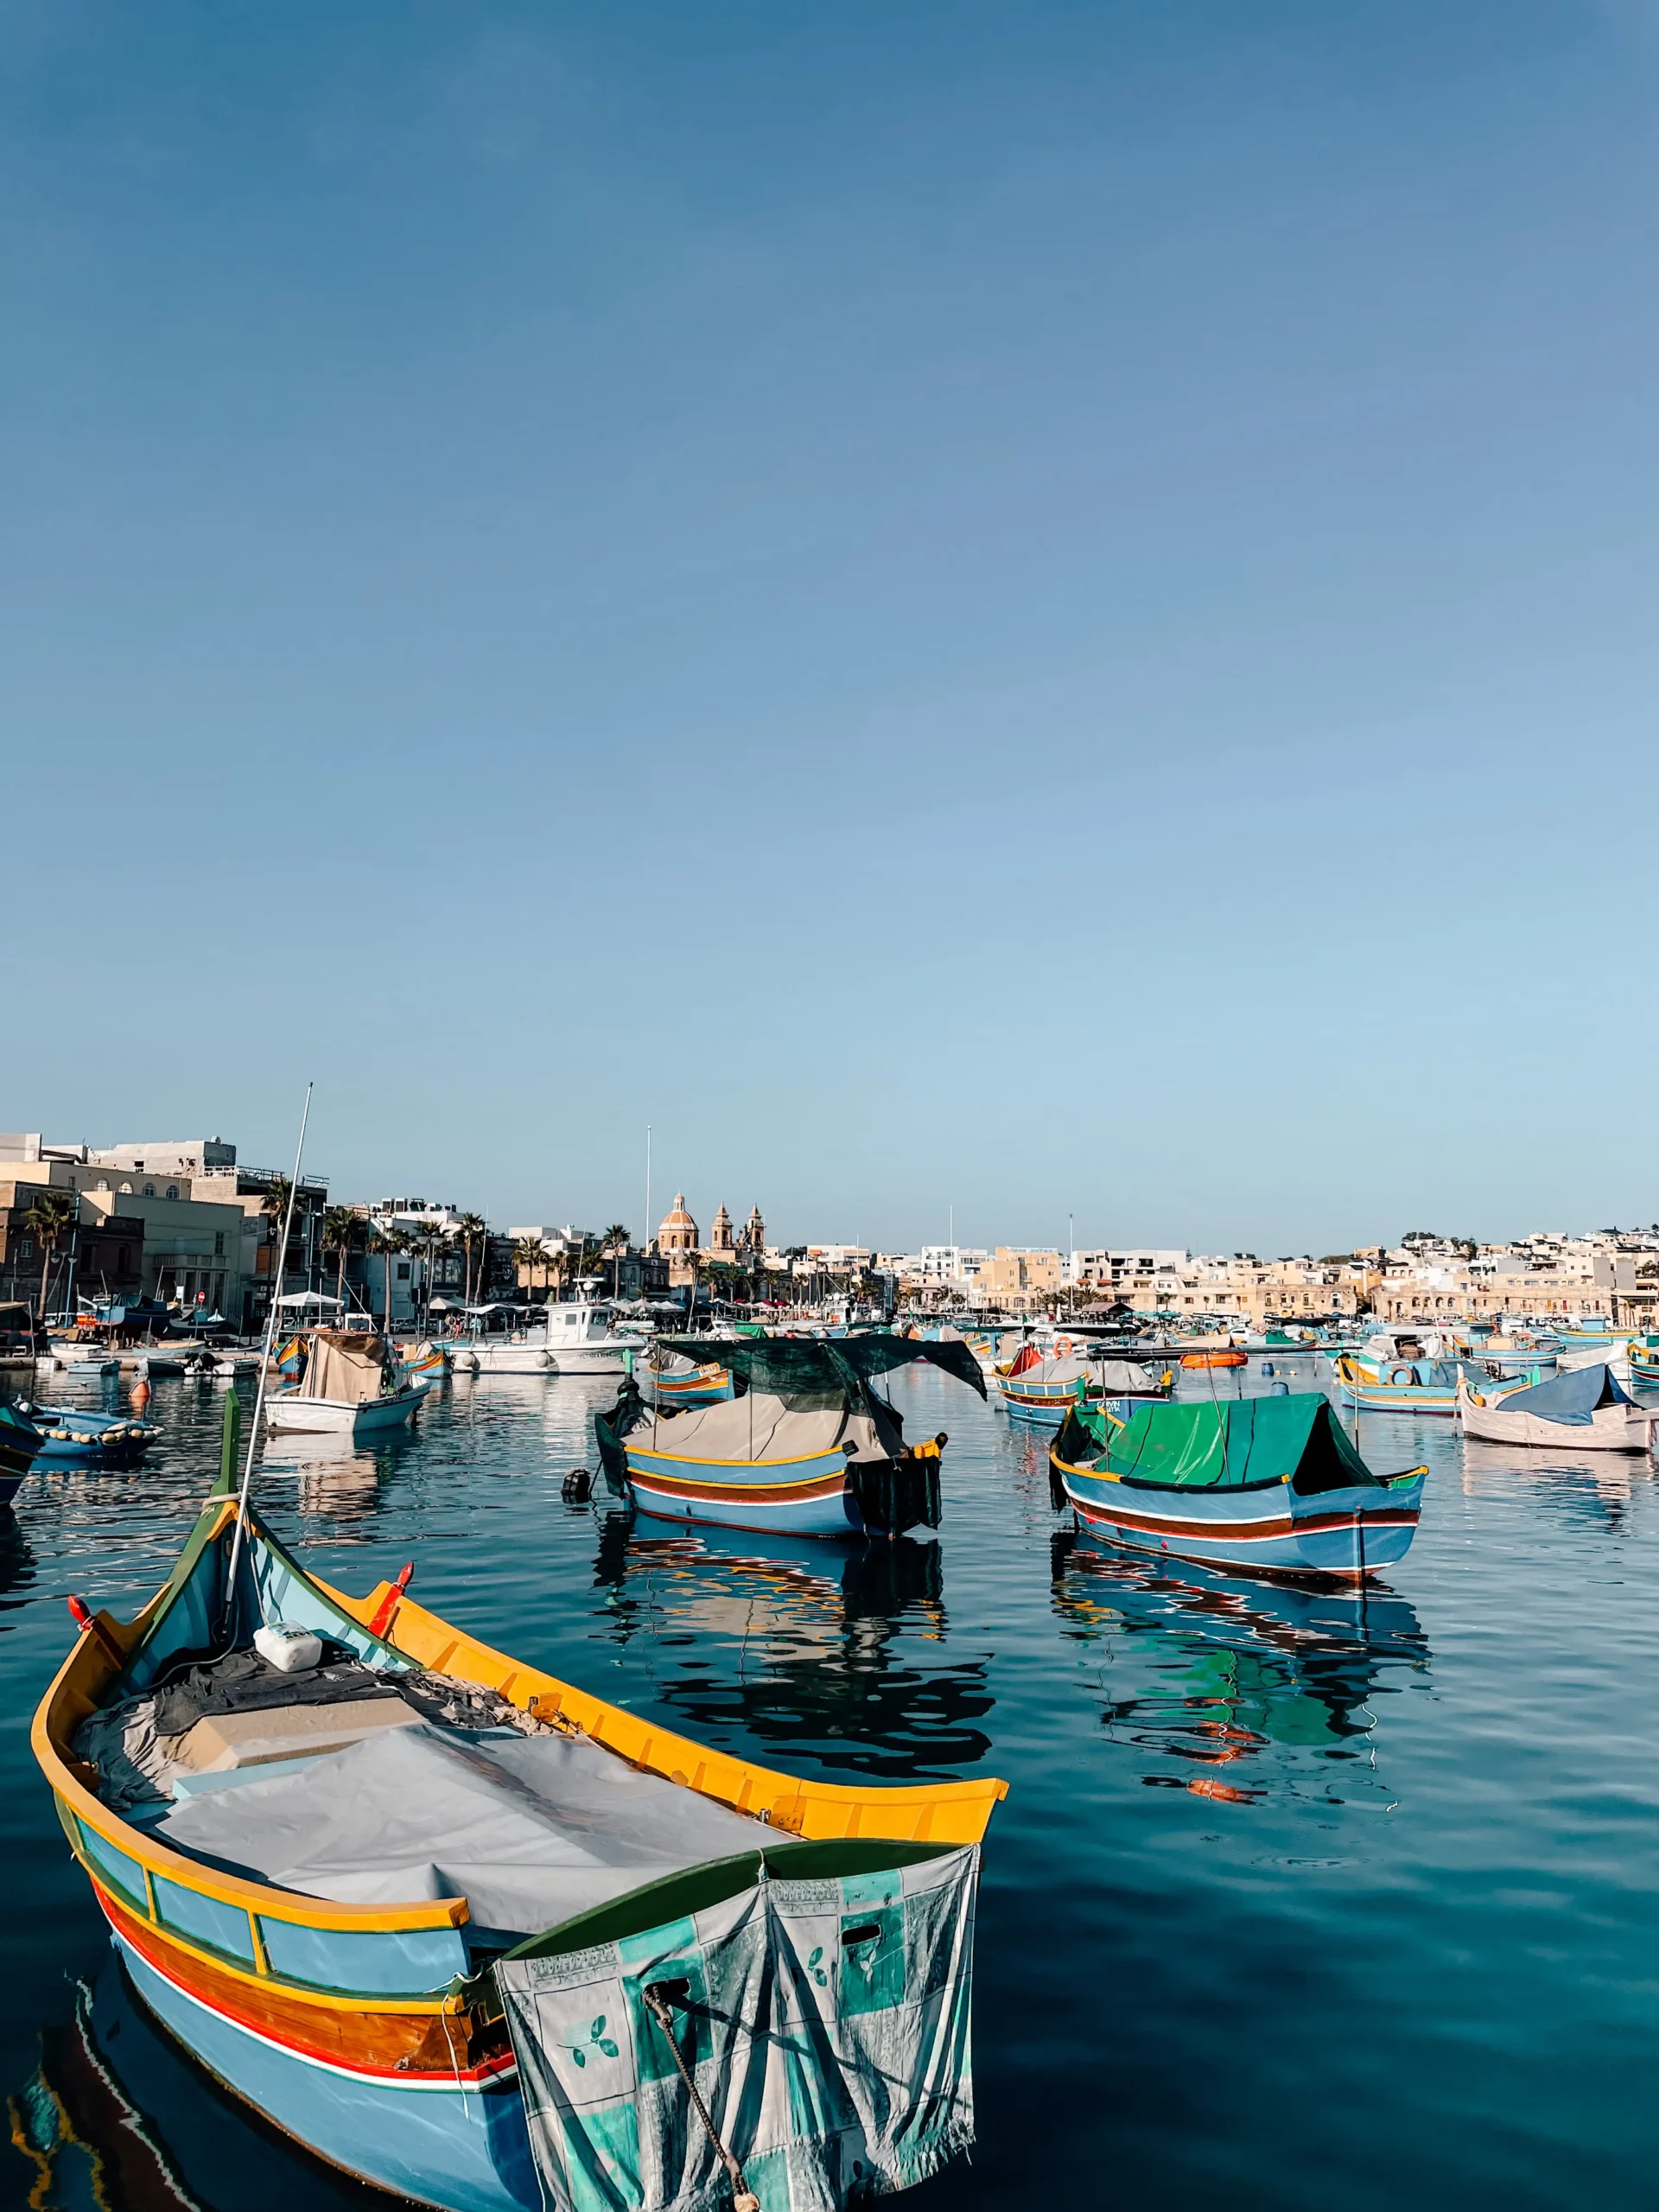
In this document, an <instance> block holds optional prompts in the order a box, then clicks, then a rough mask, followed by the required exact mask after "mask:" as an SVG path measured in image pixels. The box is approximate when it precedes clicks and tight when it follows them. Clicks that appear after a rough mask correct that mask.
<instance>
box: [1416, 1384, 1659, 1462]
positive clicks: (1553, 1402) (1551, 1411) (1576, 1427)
mask: <svg viewBox="0 0 1659 2212" xmlns="http://www.w3.org/2000/svg"><path fill="white" fill-rule="evenodd" d="M1458 1418H1459V1421H1462V1423H1463V1433H1464V1434H1465V1436H1476V1437H1479V1438H1481V1439H1483V1440H1484V1441H1485V1442H1487V1443H1491V1444H1520V1445H1527V1446H1534V1447H1545V1448H1549V1449H1553V1450H1555V1451H1558V1452H1651V1451H1652V1449H1653V1448H1654V1436H1655V1431H1656V1428H1659V1414H1654V1413H1652V1412H1650V1411H1649V1409H1648V1408H1646V1407H1645V1406H1638V1405H1637V1402H1636V1401H1635V1400H1634V1399H1633V1398H1632V1397H1631V1395H1630V1392H1629V1391H1628V1390H1626V1389H1624V1388H1623V1387H1622V1386H1621V1384H1620V1383H1619V1381H1618V1377H1617V1376H1615V1375H1614V1374H1613V1372H1612V1370H1611V1368H1609V1367H1607V1366H1606V1365H1605V1364H1604V1365H1600V1366H1596V1367H1580V1368H1569V1369H1568V1370H1567V1372H1566V1373H1565V1374H1564V1375H1556V1376H1551V1377H1550V1379H1549V1380H1548V1382H1546V1383H1533V1384H1522V1387H1521V1388H1520V1389H1507V1390H1497V1389H1493V1390H1477V1389H1474V1387H1473V1386H1472V1385H1471V1383H1470V1381H1469V1378H1468V1376H1461V1377H1460V1378H1459V1384H1458Z"/></svg>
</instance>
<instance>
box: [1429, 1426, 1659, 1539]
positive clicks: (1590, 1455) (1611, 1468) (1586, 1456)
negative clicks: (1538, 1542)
mask: <svg viewBox="0 0 1659 2212" xmlns="http://www.w3.org/2000/svg"><path fill="white" fill-rule="evenodd" d="M1653 1487H1654V1474H1653V1462H1652V1460H1651V1459H1649V1458H1648V1457H1647V1456H1646V1455H1645V1453H1643V1454H1638V1453H1637V1452H1573V1451H1572V1450H1571V1449H1568V1450H1566V1451H1558V1450H1554V1449H1552V1450H1550V1451H1549V1452H1518V1451H1516V1448H1515V1446H1513V1445H1512V1444H1488V1443H1484V1442H1483V1441H1481V1440H1479V1439H1478V1438H1477V1437H1472V1436H1468V1437H1465V1439H1464V1442H1463V1494H1464V1496H1465V1497H1478V1498H1483V1499H1485V1498H1490V1499H1491V1500H1493V1501H1494V1502H1495V1503H1496V1502H1498V1501H1503V1500H1507V1501H1509V1502H1510V1503H1514V1504H1516V1505H1517V1506H1519V1505H1522V1504H1527V1505H1531V1504H1533V1503H1535V1502H1536V1501H1537V1500H1538V1499H1539V1498H1541V1497H1542V1498H1545V1499H1547V1500H1548V1502H1549V1503H1550V1504H1551V1505H1552V1506H1554V1507H1556V1508H1558V1509H1559V1510H1560V1512H1561V1514H1562V1515H1563V1516H1564V1517H1565V1518H1566V1519H1567V1520H1568V1521H1570V1522H1574V1523H1576V1525H1577V1526H1579V1527H1580V1528H1584V1529H1609V1530H1611V1531H1612V1532H1614V1533H1617V1532H1618V1530H1620V1529H1623V1528H1624V1526H1625V1525H1626V1522H1628V1520H1629V1517H1630V1507H1631V1504H1632V1503H1633V1502H1634V1501H1635V1500H1636V1499H1637V1498H1638V1497H1650V1496H1651V1495H1652V1493H1653Z"/></svg>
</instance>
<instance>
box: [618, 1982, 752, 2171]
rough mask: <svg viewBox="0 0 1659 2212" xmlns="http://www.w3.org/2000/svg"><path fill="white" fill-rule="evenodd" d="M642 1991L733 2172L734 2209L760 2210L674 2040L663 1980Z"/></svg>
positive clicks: (700, 2115) (701, 2117)
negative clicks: (716, 2127)
mask: <svg viewBox="0 0 1659 2212" xmlns="http://www.w3.org/2000/svg"><path fill="white" fill-rule="evenodd" d="M641 1994H642V1996H643V1997H644V1999H645V2010H646V2011H647V2012H649V2013H650V2015H651V2017H652V2019H653V2020H655V2021H656V2023H657V2024H658V2027H659V2028H660V2029H661V2030H662V2031H663V2033H664V2035H665V2036H666V2037H668V2047H669V2050H671V2052H672V2053H673V2056H674V2063H675V2065H676V2066H677V2068H678V2069H679V2074H680V2079H681V2081H682V2082H684V2084H685V2087H686V2092H687V2094H688V2095H689V2096H690V2099H691V2102H692V2103H693V2105H694V2106H695V2107H696V2113H697V2118H698V2119H699V2120H701V2121H702V2124H703V2126H704V2127H706V2128H707V2129H708V2131H709V2141H710V2142H711V2143H712V2144H713V2145H714V2146H715V2150H716V2151H718V2152H719V2153H720V2162H721V2165H723V2166H724V2167H725V2169H726V2171H727V2172H728V2174H729V2175H730V2176H731V2182H732V2212H760V2198H759V2197H758V2196H756V2195H755V2194H754V2192H753V2190H752V2189H751V2188H750V2187H749V2184H748V2183H747V2181H745V2180H744V2178H743V2169H742V2167H741V2166H740V2165H739V2164H738V2163H737V2160H736V2159H735V2158H734V2157H733V2156H732V2154H731V2152H729V2151H728V2149H727V2148H726V2145H724V2144H723V2143H722V2142H721V2139H720V2136H719V2134H718V2133H717V2131H716V2129H715V2123H714V2121H713V2120H711V2119H710V2118H709V2107H708V2106H707V2105H706V2104H704V2102H703V2101H702V2095H701V2094H700V2093H699V2091H698V2088H697V2085H696V2082H694V2081H693V2080H692V2078H691V2076H690V2073H689V2072H688V2071H687V2069H686V2063H685V2061H684V2059H683V2058H682V2057H681V2056H680V2046H679V2045H678V2044H677V2043H676V2042H675V2040H674V2015H673V2010H672V2005H671V1999H670V1998H669V1996H668V1993H667V1991H666V1990H665V1988H664V1985H663V1984H662V1983H661V1982H657V1981H653V1982H651V1983H649V1984H647V1986H646V1987H645V1989H644V1991H642V1993H641Z"/></svg>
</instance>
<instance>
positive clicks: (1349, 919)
mask: <svg viewBox="0 0 1659 2212" xmlns="http://www.w3.org/2000/svg"><path fill="white" fill-rule="evenodd" d="M0 38H3V48H0V51H3V59H4V67H3V69H0V283H3V298H4V302H5V314H4V332H5V335H4V343H3V346H0V732H3V741H4V754H5V767H4V772H3V782H0V790H3V792H4V795H5V801H6V813H7V827H8V830H9V833H10V834H9V835H8V836H7V837H6V840H5V845H6V854H7V859H6V891H7V897H6V899H5V912H6V935H7V941H8V950H9V956H10V957H9V958H8V961H7V963H6V972H7V974H8V976H9V977H10V991H9V992H8V994H7V996H8V1001H9V1008H10V1020H9V1022H8V1034H9V1038H10V1049H9V1050H8V1052H6V1054H5V1064H6V1079H5V1082H4V1084H3V1086H0V1089H3V1096H4V1100H5V1102H6V1103H4V1106H3V1109H0V1118H3V1120H4V1121H5V1122H7V1123H8V1125H10V1126H14V1127H21V1128H43V1129H45V1130H46V1131H47V1132H48V1134H49V1135H54V1136H58V1137H79V1136H86V1137H87V1138H89V1139H91V1140H92V1141H95V1142H96V1141H113V1140H115V1139H117V1138H118V1137H125V1136H140V1135H142V1136H149V1137H156V1136H162V1135H174V1134H178V1135H184V1134H200V1133H204V1132H208V1131H213V1130H217V1131H219V1132H222V1133H223V1134H225V1135H229V1136H232V1137H234V1138H236V1139H237V1141H238V1142H239V1143H240V1144H241V1146H242V1147H243V1152H244V1155H245V1157H248V1158H251V1159H257V1160H281V1159H282V1158H283V1156H284V1154H285V1153H286V1151H287V1149H288V1147H289V1145H290V1144H291V1133H292V1128H293V1125H294V1122H295V1120H296V1116H297V1109H298V1104H299V1100H300V1096H301V1093H302V1088H303V1084H304V1083H305V1081H306V1080H307V1079H308V1078H310V1077H315V1080H316V1083H317V1086H318V1088H317V1103H316V1107H315V1116H314V1122H313V1141H312V1146H311V1158H312V1159H313V1160H314V1161H315V1164H316V1165H317V1166H319V1167H321V1168H322V1169H323V1170H325V1171H326V1172H327V1173H329V1174H330V1175H331V1176H332V1177H333V1178H334V1182H335V1184H336V1185H337V1186H338V1188H339V1190H340V1193H341V1195H345V1196H372V1195H377V1194H379V1193H382V1192H393V1191H416V1192H423V1193H425V1194H427V1195H430V1196H435V1197H454V1198H458V1199H461V1200H462V1201H463V1202H467V1203H472V1204H476V1205H480V1207H482V1208H483V1209H485V1210H486V1211H488V1212H489V1213H490V1214H491V1216H492V1217H493V1218H495V1219H498V1220H500V1221H506V1220H513V1221H519V1220H534V1219H548V1220H554V1219H558V1220H563V1219H567V1218H573V1217H574V1218H575V1219H578V1220H583V1221H586V1222H588V1223H589V1224H597V1223H602V1222H606V1221H609V1220H611V1219H613V1218H616V1217H621V1218H623V1219H626V1220H627V1221H628V1222H630V1223H632V1224H634V1225H635V1226H636V1227H637V1226H638V1224H639V1217H640V1215H641V1213H642V1211H643V1195H644V1194H643V1150H644V1131H645V1124H646V1123H647V1122H650V1123H651V1124H652V1126H653V1128H654V1131H655V1141H654V1151H655V1163H656V1165H655V1180H654V1193H653V1194H654V1196H655V1197H657V1198H660V1199H662V1200H664V1202H665V1201H666V1198H667V1197H668V1196H669V1195H670V1193H671V1191H672V1190H673V1189H674V1188H676V1187H683V1189H684V1190H685V1191H686V1192H688V1194H689V1195H690V1198H691V1201H692V1204H693V1206H694V1208H695V1209H696V1210H697V1211H699V1212H700V1215H701V1216H702V1217H703V1218H704V1219H705V1220H706V1218H707V1217H709V1215H711V1214H712V1212H713V1210H714V1207H715V1204H716V1203H717V1202H718V1201H719V1200H720V1199H721V1198H724V1199H725V1201H726V1202H727V1203H728V1205H730V1206H731V1207H732V1209H733V1211H734V1213H740V1214H741V1212H742V1211H747V1207H748V1206H749V1205H750V1204H751V1203H753V1201H754V1200H756V1199H759V1201H760V1204H761V1205H762V1206H763V1208H764V1209H765V1211H766V1215H767V1217H768V1222H769V1224H770V1225H771V1227H772V1230H773V1231H774V1232H775V1233H777V1234H779V1235H780V1236H785V1237H787V1238H790V1239H798V1238H804V1237H807V1236H828V1237H859V1238H862V1239H864V1240H867V1241H875V1242H879V1243H893V1244H897V1243H906V1242H910V1241H914V1240H919V1239H922V1238H930V1239H935V1238H942V1237H943V1236H944V1234H945V1226H946V1222H947V1219H948V1210H949V1209H950V1208H951V1207H952V1206H954V1209H955V1220H956V1225H957V1233H958V1235H959V1236H962V1237H963V1239H964V1240H971V1241H974V1242H980V1243H984V1242H991V1241H995V1240H998V1239H1001V1240H1007V1241H1019V1242H1046V1241H1050V1240H1054V1239H1059V1238H1063V1237H1064V1236H1065V1234H1066V1233H1067V1221H1068V1217H1075V1223H1076V1234H1077V1238H1078V1240H1079V1242H1085V1243H1099V1242H1105V1241H1111V1242H1130V1241H1139V1240H1148V1239H1151V1240H1156V1241H1158V1242H1160V1243H1174V1244H1180V1243H1190V1244H1193V1245H1196V1246H1198V1247H1202V1248H1205V1249H1210V1248H1215V1247H1222V1248H1235V1247H1239V1246H1248V1247H1249V1248H1252V1249H1257V1250H1260V1251H1262V1252H1278V1251H1290V1250H1295V1249H1305V1248H1311V1249H1314V1250H1316V1251H1317V1250H1324V1249H1334V1248H1336V1247H1338V1246H1344V1245H1346V1244H1348V1243H1351V1242H1355V1241H1370V1240H1371V1239H1373V1238H1375V1237H1377V1236H1397V1235H1398V1234H1400V1233H1401V1232H1402V1231H1403V1230H1406V1229H1407V1228H1409V1227H1413V1226H1435V1227H1441V1228H1444V1229H1446V1230H1460V1231H1467V1232H1468V1233H1472V1234H1477V1235H1483V1236H1491V1235H1500V1234H1504V1233H1512V1232H1516V1231H1520V1230H1525V1229H1527V1228H1529V1227H1531V1226H1535V1225H1538V1224H1544V1223H1550V1224H1568V1223H1572V1224H1605V1223H1606V1222H1610V1221H1613V1220H1618V1221H1631V1220H1643V1221H1646V1220H1648V1219H1650V1218H1653V1217H1659V1178H1656V1175H1655V1173H1654V1172H1653V1169H1652V1167H1651V1165H1650V1160H1651V1157H1652V1143H1651V1135H1650V1128H1651V1110H1650V1106H1649V1101H1650V1098H1651V1096H1652V1093H1653V1087H1654V1079H1655V1076H1656V1072H1659V1067H1656V1063H1659V1050H1656V1046H1655V1043H1654V1041H1653V1037H1654V1023H1653V1020H1652V1014H1653V992H1652V988H1651V986H1650V985H1649V982H1647V980H1646V978H1645V975H1644V969H1645V968H1646V966H1647V963H1648V948H1649V947H1650V946H1651V944H1652V942H1653V938H1654V935H1655V930H1654V924H1653V920H1652V912H1653V904H1652V896H1651V892H1652V870H1651V867H1650V862H1649V852H1650V849H1651V844H1652V840H1653V836H1654V834H1655V828H1654V825H1655V822H1656V818H1659V770H1656V766H1655V747H1654V743H1653V725H1654V700H1655V696H1656V683H1655V679H1656V674H1659V665H1656V664H1659V622H1656V619H1655V616H1656V608H1655V598H1656V579H1659V507H1656V499H1655V492H1656V466H1655V464H1656V458H1659V454H1656V448H1659V417H1656V410H1655V408H1654V404H1653V361H1654V358H1655V339H1656V334H1659V333H1656V324H1659V304H1656V299H1659V296H1656V292H1655V288H1654V284H1653V281H1652V277H1653V270H1654V265H1655V247H1656V242H1659V241H1656V232H1659V189H1656V187H1659V132H1656V128H1655V125H1656V120H1659V7H1655V6H1652V5H1646V4H1643V3H1642V0H1623V3H1622V4H1618V3H1616V0H1605V3H1604V4H1600V5H1595V4H1590V0H1502V4H1501V5H1500V4H1481V3H1480V0H1466V3H1465V4H1464V5H1462V6H1459V7H1456V8H1447V7H1446V6H1445V5H1444V4H1442V3H1441V0H1434V4H1429V3H1428V0H1421V4H1420V0H1375V4H1371V3H1370V0H1349V4H1338V0H1321V4H1317V5H1316V4H1312V3H1311V0H1309V3H1308V4H1290V3H1289V0H1256V4H1254V5H1252V6H1250V7H1249V8H1241V7H1239V6H1237V5H1236V4H1233V3H1232V0H1228V4H1221V0H1169V4H1166V5H1161V6H1158V7H1152V6H1148V5H1144V4H1142V5H1140V6H1134V7H1131V6H1122V5H1114V4H1110V0H1094V4H1092V5H1088V6H1081V5H1079V6H1071V5H1047V6H1045V5H1042V4H1032V0H1026V4H1022V5H1020V6H1014V5H989V4H976V3H975V0H956V3H955V4H952V5H950V6H923V5H906V4H903V0H892V3H891V4H887V5H884V6H880V7H878V6H874V5H868V6H866V5H850V6H842V7H837V8H834V9H830V8H817V9H812V10H804V9H797V10H791V9H787V8H779V7H776V6H766V7H761V6H753V7H747V6H720V5H715V6H713V7H710V8H709V9H705V10H685V9H673V8H666V7H652V6H644V5H629V4H626V0H622V4H608V5H607V6H606V7H604V8H602V9H600V8H589V9H581V8H575V9H565V10H558V9H549V8H545V7H536V8H532V7H529V6H524V7H514V6H502V5H497V6H491V5H481V6H477V7H471V8H464V9H463V8H460V7H455V6H441V5H435V4H433V5H410V6H404V7H394V6H363V5H353V4H350V0H344V3H343V4H334V5H331V6H329V7H327V8H321V7H315V8H314V7H308V6H305V5H302V4H294V5H290V6H288V7H285V8H283V9H280V10H271V9H265V8H258V7H254V6H251V5H240V6H238V5H226V4H223V0H219V4H214V5H211V6H209V5H205V4H204V5H200V6H183V5H175V4H171V0H153V3H152V4H150V5H148V6H146V7H145V8H143V9H142V10H134V9H130V8H121V7H118V6H115V5H113V4H107V5H106V4H80V5H75V4H73V0H68V4H52V5H48V4H46V0H28V3H27V4H18V0H0Z"/></svg>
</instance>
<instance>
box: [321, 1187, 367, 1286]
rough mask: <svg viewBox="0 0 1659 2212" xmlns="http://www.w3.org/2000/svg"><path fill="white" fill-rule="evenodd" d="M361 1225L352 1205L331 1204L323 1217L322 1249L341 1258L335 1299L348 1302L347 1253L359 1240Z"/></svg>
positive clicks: (335, 1281)
mask: <svg viewBox="0 0 1659 2212" xmlns="http://www.w3.org/2000/svg"><path fill="white" fill-rule="evenodd" d="M358 1229H359V1218H358V1216H357V1215H356V1214H355V1213H353V1211H352V1209H351V1207H350V1206H330V1207H329V1209H328V1211H327V1213H326V1214H324V1216H323V1217H322V1249H323V1250H324V1251H325V1252H333V1253H334V1255H336V1257H337V1258H338V1260H339V1262H340V1264H339V1266H338V1268H336V1269H335V1271H334V1300H335V1303H336V1304H337V1305H340V1306H343V1305H344V1304H345V1302H346V1254H347V1253H348V1252H349V1251H350V1250H351V1249H352V1247H353V1244H355V1243H356V1242H357V1232H358Z"/></svg>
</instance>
